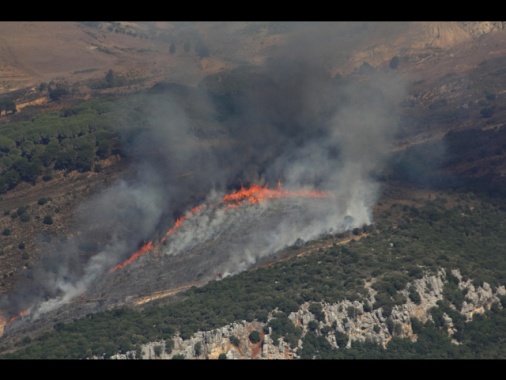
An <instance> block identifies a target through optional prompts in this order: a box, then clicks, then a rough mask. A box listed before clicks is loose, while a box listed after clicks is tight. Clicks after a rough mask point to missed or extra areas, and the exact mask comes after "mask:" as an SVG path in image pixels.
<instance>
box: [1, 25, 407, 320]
mask: <svg viewBox="0 0 506 380" xmlns="http://www.w3.org/2000/svg"><path fill="white" fill-rule="evenodd" d="M363 25H365V24H360V25H358V24H354V23H344V24H342V23H322V24H319V23H303V24H300V28H301V29H300V31H299V30H298V29H297V27H296V26H292V27H291V30H292V32H293V38H292V39H289V40H287V41H286V43H285V45H284V46H283V47H280V48H279V50H277V51H275V52H273V54H272V56H271V57H270V59H269V60H267V61H266V63H265V64H263V65H261V66H254V67H250V66H246V67H239V68H238V69H235V70H232V71H230V72H223V73H220V74H216V75H212V76H209V77H208V78H205V79H204V80H203V81H202V82H201V83H200V84H199V86H198V88H195V89H189V90H188V89H186V90H185V91H187V92H185V93H184V94H181V93H178V94H176V92H175V91H174V88H171V90H170V91H161V92H160V93H154V94H147V95H145V96H144V97H141V98H137V99H135V102H136V103H137V104H142V106H143V107H145V109H146V112H147V113H148V114H149V115H151V116H150V118H149V120H148V122H147V124H146V126H145V128H144V129H143V131H142V132H141V133H139V134H138V135H137V137H136V139H135V140H134V141H133V143H132V145H131V147H130V149H131V151H130V152H131V153H130V154H131V158H132V161H133V162H135V168H134V170H133V171H132V174H131V175H130V176H128V177H127V178H124V179H122V180H120V181H118V182H116V183H115V184H113V185H112V186H111V187H110V188H108V189H107V190H105V191H103V192H101V193H100V194H98V195H96V196H95V197H93V198H92V199H90V200H89V201H87V202H85V204H83V205H82V207H81V208H80V210H79V213H78V219H77V220H78V223H77V224H78V225H79V226H80V227H81V230H80V231H79V233H78V234H77V236H76V238H75V239H73V240H72V241H70V242H69V243H68V244H66V245H65V246H64V247H58V249H55V248H53V249H52V250H49V251H48V252H47V253H46V254H45V255H43V258H42V260H41V264H40V265H39V266H38V267H36V268H35V269H34V270H33V276H32V277H33V279H32V281H30V282H28V283H27V284H20V285H19V289H17V290H16V291H15V292H14V294H13V295H12V296H10V297H9V299H7V300H3V303H4V305H5V304H9V305H10V309H17V310H22V309H26V308H27V307H31V306H34V305H38V306H37V307H36V309H37V310H38V312H45V311H48V310H51V309H54V308H55V307H58V305H60V304H61V303H62V302H67V301H68V300H69V299H71V298H73V297H75V296H77V295H79V294H82V293H83V292H84V291H85V290H86V288H87V287H88V286H89V284H90V283H91V282H92V281H94V280H95V279H96V278H97V277H98V276H101V275H103V274H104V273H105V272H106V271H108V270H109V269H111V267H113V266H114V265H116V264H118V263H119V262H121V261H123V260H125V259H127V258H128V257H129V256H130V255H131V254H132V253H133V252H134V251H135V250H136V249H137V247H138V246H139V244H140V242H142V241H143V240H153V239H157V238H159V237H160V236H161V235H162V234H163V233H164V231H167V230H168V229H169V228H170V226H171V225H172V223H173V222H174V220H175V218H176V217H178V216H180V215H182V214H184V212H185V211H187V210H189V209H190V208H191V207H194V206H196V205H198V204H200V203H203V202H205V203H207V204H216V203H217V202H218V201H219V199H220V198H221V197H222V196H223V194H225V193H226V192H227V191H230V190H232V189H236V188H237V187H238V186H239V185H240V184H241V183H244V184H246V185H247V184H250V183H256V184H261V185H263V184H269V185H270V186H271V187H275V186H276V184H277V182H278V181H279V180H281V181H282V182H283V187H284V188H285V189H288V190H290V189H294V190H295V189H296V190H298V189H302V188H307V189H318V190H321V191H325V192H328V193H329V194H330V196H329V197H328V198H327V199H325V200H321V199H314V200H304V201H303V200H300V199H299V200H297V199H286V200H277V201H275V202H272V203H266V204H262V205H254V206H252V207H239V208H237V209H226V208H214V209H211V208H209V209H205V210H203V211H202V212H200V213H198V214H197V215H195V216H192V217H191V218H189V219H188V220H186V221H185V228H184V229H181V231H178V233H177V234H174V236H171V237H170V239H169V241H168V244H167V246H166V247H165V248H164V249H163V253H164V254H167V255H184V253H185V250H187V249H190V248H192V247H193V246H195V245H196V244H201V243H203V242H207V241H209V240H210V239H213V238H216V236H222V235H223V234H227V233H230V231H234V228H238V227H236V226H238V225H241V224H242V225H243V227H242V228H240V229H238V230H237V234H239V235H241V236H240V238H239V239H237V238H230V239H229V242H228V243H227V244H225V245H224V247H223V250H227V252H229V253H230V261H229V263H228V264H227V265H226V267H225V268H221V270H222V272H223V273H226V274H234V273H238V272H240V271H242V270H244V269H247V268H248V267H249V266H250V265H252V264H253V263H255V262H256V261H257V260H258V259H260V258H262V257H265V256H268V255H270V254H272V253H273V252H275V251H276V250H279V249H282V248H284V247H286V246H287V245H290V244H294V243H295V241H296V240H297V239H303V240H306V241H307V240H310V239H314V238H316V237H318V236H319V235H321V234H324V233H329V232H339V231H343V230H344V229H347V228H353V227H357V226H362V225H363V224H369V223H371V222H372V219H371V206H372V205H373V204H374V202H375V201H376V198H377V195H378V186H379V185H378V182H377V181H376V180H375V178H376V177H377V176H378V175H379V174H380V173H381V170H382V168H383V165H384V164H385V162H386V158H387V155H388V150H389V144H390V142H391V139H392V137H393V135H394V133H395V130H396V127H397V114H396V107H397V105H398V104H399V102H400V101H401V99H402V97H403V94H404V86H403V84H402V82H401V81H400V80H399V79H398V78H395V77H392V76H391V75H389V74H388V73H382V72H379V71H378V72H374V73H370V74H369V75H368V76H367V77H365V76H361V77H359V78H358V79H354V78H341V77H333V76H332V74H331V70H330V69H331V68H332V65H333V64H335V62H337V61H338V60H339V57H340V51H341V50H343V51H344V50H345V48H346V49H347V48H349V47H350V46H351V45H352V44H355V43H357V40H358V37H357V36H356V35H355V34H354V33H352V32H350V30H356V28H357V27H359V26H360V28H361V30H367V27H365V28H364V26H363ZM340 36H347V37H348V39H347V40H345V41H340ZM361 36H362V37H363V38H368V36H367V33H365V34H362V35H361ZM210 51H211V52H212V51H213V49H212V46H210ZM237 83H239V84H240V86H238V87H237ZM227 86H228V87H227ZM234 86H236V87H235V88H234ZM231 88H233V90H234V91H232V92H231V91H229V90H230V89H231ZM202 125H204V126H205V125H212V126H213V127H214V129H213V131H214V132H213V133H214V134H212V135H209V134H208V130H207V129H206V128H205V127H204V128H202ZM216 125H219V126H220V127H219V128H216ZM211 129H212V128H211ZM216 131H218V132H216ZM298 202H299V203H298ZM294 207H295V209H293V208H294ZM288 209H292V210H295V211H293V212H286V210H288ZM350 220H351V221H352V222H351V223H350ZM269 221H270V222H269ZM245 223H248V226H247V227H248V228H246V226H245V225H244V224H245ZM244 231H248V233H247V234H244ZM98 242H100V244H98ZM83 245H85V246H88V247H89V254H88V256H86V257H85V258H84V259H83V258H82V250H83ZM2 307H5V306H2ZM3 310H5V308H4V309H3Z"/></svg>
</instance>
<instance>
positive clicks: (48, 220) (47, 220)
mask: <svg viewBox="0 0 506 380" xmlns="http://www.w3.org/2000/svg"><path fill="white" fill-rule="evenodd" d="M43 222H44V224H53V217H52V216H51V215H46V216H45V217H44V220H43Z"/></svg>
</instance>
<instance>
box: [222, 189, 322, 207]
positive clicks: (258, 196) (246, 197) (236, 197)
mask: <svg viewBox="0 0 506 380" xmlns="http://www.w3.org/2000/svg"><path fill="white" fill-rule="evenodd" d="M288 197H310V198H326V197H327V194H326V193H323V192H321V191H317V190H298V191H290V190H283V189H282V188H281V183H278V187H277V188H276V189H269V187H268V186H267V185H266V186H258V185H253V186H251V187H250V188H248V189H246V188H244V187H241V189H240V190H237V191H235V192H233V193H231V194H227V195H225V196H224V197H223V202H225V203H227V204H229V205H231V206H237V205H239V204H241V203H243V202H244V201H250V202H251V203H259V202H262V201H265V200H269V199H276V198H288Z"/></svg>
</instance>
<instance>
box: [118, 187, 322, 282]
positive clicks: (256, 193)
mask: <svg viewBox="0 0 506 380" xmlns="http://www.w3.org/2000/svg"><path fill="white" fill-rule="evenodd" d="M287 197H307V198H327V197H328V194H326V193H324V192H321V191H317V190H298V191H290V190H283V189H282V188H281V182H278V187H277V188H276V189H274V190H272V189H269V187H268V185H265V186H259V185H252V186H251V187H249V188H248V189H246V188H244V187H241V189H240V190H237V191H235V192H233V193H230V194H227V195H225V196H224V197H223V198H222V200H221V201H222V202H223V203H225V204H226V208H236V207H238V206H239V205H240V204H242V203H244V202H247V201H249V202H251V203H260V202H263V201H266V200H270V199H276V198H287ZM206 206H207V205H206V204H202V205H199V206H196V207H194V208H192V209H191V210H190V211H189V212H188V213H187V214H186V215H183V216H181V217H179V218H177V219H176V221H175V222H174V225H173V226H172V228H171V229H169V230H168V231H167V232H166V233H165V236H164V237H163V238H162V239H161V240H160V243H163V242H165V240H166V239H167V237H168V236H169V235H171V234H173V233H174V232H176V231H177V230H178V229H179V228H180V227H181V225H182V224H183V222H184V221H185V220H187V219H189V218H190V217H192V216H193V215H195V214H197V213H198V212H200V211H201V210H202V208H204V207H206ZM152 249H154V245H153V243H152V242H145V243H144V244H143V246H142V247H141V248H140V249H139V250H138V251H137V252H135V253H134V254H133V255H132V256H131V257H130V258H129V259H128V260H126V261H124V262H123V263H121V264H118V265H116V266H115V267H114V268H112V269H111V270H110V271H109V272H114V271H116V270H118V269H120V268H123V267H125V266H126V265H128V264H131V263H132V262H133V261H135V260H136V259H137V258H139V257H141V256H142V255H144V254H145V253H147V252H149V251H151V250H152Z"/></svg>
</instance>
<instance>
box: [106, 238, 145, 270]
mask: <svg viewBox="0 0 506 380" xmlns="http://www.w3.org/2000/svg"><path fill="white" fill-rule="evenodd" d="M153 248H154V246H153V243H152V242H150V241H148V242H144V244H142V247H140V248H139V250H138V251H137V252H135V253H134V254H133V255H132V256H130V258H129V259H128V260H126V261H124V262H122V263H120V264H118V265H116V266H115V267H114V268H112V269H111V270H110V272H114V271H115V270H118V269H121V268H123V267H124V266H126V265H128V264H131V263H132V262H134V261H135V260H137V259H138V258H139V257H141V256H142V255H144V254H146V253H147V252H149V251H151V250H152V249H153Z"/></svg>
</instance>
